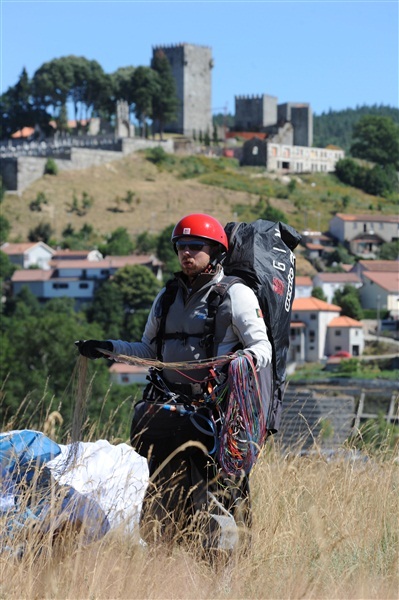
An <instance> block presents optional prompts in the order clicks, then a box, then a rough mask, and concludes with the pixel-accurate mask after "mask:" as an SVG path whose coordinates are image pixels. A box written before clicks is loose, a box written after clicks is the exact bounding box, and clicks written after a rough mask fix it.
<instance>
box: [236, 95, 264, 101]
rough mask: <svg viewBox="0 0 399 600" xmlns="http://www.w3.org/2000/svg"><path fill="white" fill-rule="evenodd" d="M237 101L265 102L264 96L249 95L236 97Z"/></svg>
mask: <svg viewBox="0 0 399 600" xmlns="http://www.w3.org/2000/svg"><path fill="white" fill-rule="evenodd" d="M234 98H235V100H263V94H252V95H250V94H247V95H243V96H234Z"/></svg>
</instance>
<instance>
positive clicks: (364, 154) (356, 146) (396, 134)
mask: <svg viewBox="0 0 399 600" xmlns="http://www.w3.org/2000/svg"><path fill="white" fill-rule="evenodd" d="M351 154H352V155H353V156H355V157H357V158H363V159H365V160H370V161H372V162H375V163H377V164H378V165H381V166H386V165H394V166H395V168H396V169H399V125H398V124H397V123H395V122H394V121H393V120H392V119H390V118H389V117H381V116H374V115H366V116H364V117H362V118H361V119H360V121H359V122H358V123H356V125H355V126H354V127H353V142H352V145H351Z"/></svg>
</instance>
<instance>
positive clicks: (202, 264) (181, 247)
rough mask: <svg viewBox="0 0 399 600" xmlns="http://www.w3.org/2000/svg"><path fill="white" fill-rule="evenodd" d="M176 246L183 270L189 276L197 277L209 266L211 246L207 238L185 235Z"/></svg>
mask: <svg viewBox="0 0 399 600" xmlns="http://www.w3.org/2000/svg"><path fill="white" fill-rule="evenodd" d="M176 248H177V256H178V259H179V262H180V265H181V268H182V271H183V273H184V274H185V275H187V277H189V278H191V277H195V276H196V275H198V274H199V273H202V271H203V270H204V269H206V267H207V266H208V264H209V261H210V255H211V246H210V244H209V243H207V241H206V240H203V239H201V238H196V237H191V236H185V237H182V238H180V239H179V240H178V241H177V242H176Z"/></svg>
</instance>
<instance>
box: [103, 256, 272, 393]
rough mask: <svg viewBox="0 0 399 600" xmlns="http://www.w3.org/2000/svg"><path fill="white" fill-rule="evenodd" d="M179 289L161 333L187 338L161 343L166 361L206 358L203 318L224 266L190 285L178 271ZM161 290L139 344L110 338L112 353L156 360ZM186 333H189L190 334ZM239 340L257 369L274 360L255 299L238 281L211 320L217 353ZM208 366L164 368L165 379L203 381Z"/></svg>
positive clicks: (221, 352)
mask: <svg viewBox="0 0 399 600" xmlns="http://www.w3.org/2000/svg"><path fill="white" fill-rule="evenodd" d="M177 278H178V281H179V287H178V291H177V295H176V298H175V301H174V302H173V304H172V305H171V307H170V309H169V312H168V314H167V318H166V323H165V333H166V334H173V333H176V332H177V333H185V334H187V338H186V339H184V340H183V339H179V338H172V339H166V340H165V341H164V345H163V361H164V362H183V361H184V362H186V361H193V360H199V359H206V358H207V355H206V350H205V348H204V347H201V345H200V343H199V342H200V339H201V338H200V337H199V336H200V334H202V333H203V331H204V324H205V319H206V317H207V312H208V311H207V298H208V294H209V292H210V290H211V288H212V286H213V284H215V283H217V282H218V281H220V280H221V279H222V278H223V269H222V267H221V266H218V268H217V270H216V273H214V274H212V275H208V274H201V275H199V277H198V278H197V279H196V281H195V283H194V285H193V288H192V289H189V288H188V287H187V283H186V280H185V278H184V276H182V274H180V273H179V274H177ZM164 291H165V288H163V289H162V290H161V291H160V293H159V294H158V296H157V297H156V298H155V300H154V303H153V305H152V308H151V311H150V314H149V317H148V320H147V324H146V327H145V329H144V334H143V337H142V339H141V342H125V341H122V340H110V341H111V342H112V343H113V345H114V352H116V353H117V354H125V355H127V356H138V357H141V358H156V357H157V356H156V352H157V345H156V341H155V338H156V335H157V331H158V327H159V321H160V316H161V311H160V298H161V296H162V294H163V292H164ZM190 334H191V335H192V337H190ZM238 344H240V345H241V346H242V348H243V349H244V350H251V352H252V353H253V355H254V356H255V358H256V368H257V370H260V369H262V368H263V367H266V366H267V365H268V364H269V363H270V362H271V358H272V347H271V344H270V341H269V339H268V336H267V331H266V326H265V322H264V320H263V318H262V313H261V309H260V306H259V302H258V299H257V297H256V296H255V294H254V292H253V291H252V290H251V289H250V288H249V287H248V286H246V285H244V284H242V283H234V284H233V285H232V286H231V287H230V288H229V289H228V291H227V294H226V297H225V298H224V300H223V302H222V303H221V305H220V306H219V308H218V312H217V315H216V320H215V341H214V348H215V356H221V355H225V354H228V353H229V352H232V351H233V349H234V348H236V347H237V345H238ZM207 375H208V370H206V369H204V370H202V369H201V370H193V371H184V374H180V373H179V372H178V371H173V372H171V371H169V372H168V371H167V370H165V371H164V377H165V379H167V380H170V381H174V382H182V383H187V381H188V380H187V376H189V377H192V378H194V379H195V381H201V380H202V379H204V378H205V377H206V376H207Z"/></svg>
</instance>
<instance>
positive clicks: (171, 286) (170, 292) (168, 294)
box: [155, 279, 179, 360]
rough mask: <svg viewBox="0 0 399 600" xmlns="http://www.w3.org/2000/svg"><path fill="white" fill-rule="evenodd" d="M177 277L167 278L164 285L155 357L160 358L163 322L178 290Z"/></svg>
mask: <svg viewBox="0 0 399 600" xmlns="http://www.w3.org/2000/svg"><path fill="white" fill-rule="evenodd" d="M178 287H179V286H178V282H177V279H169V281H167V282H166V285H165V291H164V293H163V294H162V297H161V300H160V301H161V318H160V321H159V327H158V331H157V335H156V336H155V340H156V343H157V359H158V360H162V346H163V341H164V339H165V323H166V317H167V315H168V312H169V309H170V307H171V306H172V304H173V302H174V301H175V298H176V294H177V290H178Z"/></svg>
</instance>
